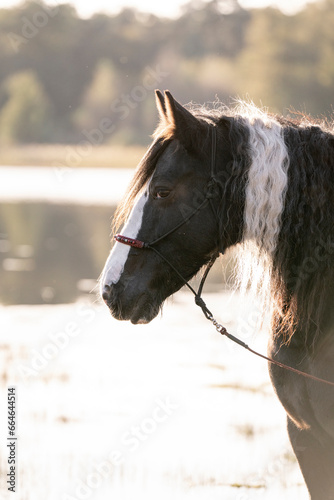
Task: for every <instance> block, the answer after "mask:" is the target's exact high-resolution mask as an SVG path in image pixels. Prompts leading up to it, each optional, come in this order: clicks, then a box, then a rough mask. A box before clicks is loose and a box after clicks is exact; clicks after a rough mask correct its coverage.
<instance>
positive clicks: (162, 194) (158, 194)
mask: <svg viewBox="0 0 334 500" xmlns="http://www.w3.org/2000/svg"><path fill="white" fill-rule="evenodd" d="M169 195H170V191H169V190H168V189H157V190H156V191H155V193H154V198H155V199H156V200H160V199H163V198H167V197H168V196H169Z"/></svg>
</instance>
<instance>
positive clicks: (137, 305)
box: [101, 284, 160, 325]
mask: <svg viewBox="0 0 334 500" xmlns="http://www.w3.org/2000/svg"><path fill="white" fill-rule="evenodd" d="M129 288H130V287H124V286H121V285H118V284H116V285H115V284H111V285H107V284H104V285H103V287H102V289H101V296H102V299H103V300H104V302H105V303H106V305H107V306H108V308H109V310H110V313H111V315H112V316H113V317H114V318H115V319H117V320H119V321H131V323H133V324H134V325H139V324H147V323H149V322H150V321H152V319H154V318H155V317H156V316H157V315H158V313H159V310H160V304H157V303H156V299H155V298H154V297H153V296H152V295H151V294H150V293H149V292H148V291H146V290H145V291H144V292H142V293H138V290H136V293H132V292H131V290H129Z"/></svg>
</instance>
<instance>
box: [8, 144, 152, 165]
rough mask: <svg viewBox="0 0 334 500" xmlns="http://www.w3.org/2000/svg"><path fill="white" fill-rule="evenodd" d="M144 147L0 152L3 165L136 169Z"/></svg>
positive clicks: (41, 147)
mask: <svg viewBox="0 0 334 500" xmlns="http://www.w3.org/2000/svg"><path fill="white" fill-rule="evenodd" d="M145 150H146V148H145V147H143V146H127V147H125V146H118V145H115V146H113V145H109V146H94V147H93V146H89V147H88V148H85V149H84V148H81V147H80V145H76V144H72V145H68V144H30V145H17V146H6V147H2V148H1V149H0V165H6V166H10V165H13V166H54V165H57V166H64V167H71V168H73V167H106V168H133V167H135V166H136V165H137V164H138V162H139V161H140V159H141V158H142V156H143V155H144V153H145Z"/></svg>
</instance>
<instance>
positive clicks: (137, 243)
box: [114, 126, 224, 318]
mask: <svg viewBox="0 0 334 500" xmlns="http://www.w3.org/2000/svg"><path fill="white" fill-rule="evenodd" d="M216 151H217V129H216V127H215V126H212V127H211V173H210V179H209V182H208V184H207V191H206V196H205V198H204V200H203V201H202V202H201V203H200V204H199V205H198V206H197V207H196V208H195V209H194V210H193V211H192V212H191V213H190V214H189V215H188V216H187V217H185V218H184V219H183V220H182V221H181V222H180V223H179V224H177V225H176V226H174V227H173V228H172V229H170V230H169V231H167V232H166V233H164V234H163V235H162V236H159V237H158V238H156V239H155V240H154V241H151V242H149V243H147V242H144V241H141V240H137V239H134V238H129V237H128V236H123V235H121V234H116V236H114V239H115V240H116V241H118V242H119V243H123V244H124V245H129V246H131V247H134V248H146V249H150V250H153V252H155V253H156V254H157V255H158V256H159V257H160V258H161V259H162V260H164V261H165V262H166V263H167V264H168V265H169V267H170V268H171V269H172V270H173V271H174V272H175V274H176V275H177V276H178V277H179V278H180V279H181V281H182V282H183V284H184V285H185V286H187V287H188V288H189V290H190V291H191V292H192V293H193V294H194V296H195V302H196V304H197V305H199V306H200V307H201V308H202V311H203V313H204V315H205V316H206V317H207V318H208V317H209V316H212V315H211V313H210V311H209V310H208V309H207V307H206V305H205V303H204V301H203V299H202V298H201V293H202V290H203V286H204V283H205V280H206V278H207V276H208V274H209V271H210V269H211V268H212V266H213V264H214V263H215V261H216V259H217V257H218V256H219V253H224V251H223V244H222V240H221V231H220V228H219V230H218V248H219V250H218V251H217V252H216V253H215V254H214V255H213V257H212V258H211V259H210V261H209V262H208V264H207V266H206V269H205V271H204V274H203V277H202V280H201V283H200V285H199V288H198V291H197V292H196V291H195V290H194V288H193V287H192V286H191V285H190V284H189V282H188V280H187V279H186V278H184V276H182V274H181V273H180V272H179V271H178V270H177V269H176V267H175V266H174V265H173V264H172V263H171V262H170V261H169V259H167V258H166V257H165V256H164V255H163V254H162V253H160V252H159V251H158V250H157V249H156V248H155V245H156V244H157V243H159V242H160V241H161V240H163V239H165V238H167V236H169V235H170V234H172V233H174V232H175V231H177V230H178V229H179V228H180V227H181V226H183V225H184V224H186V223H187V222H188V221H189V220H190V219H192V217H194V215H196V214H197V213H198V212H199V211H200V210H201V209H202V208H203V207H204V206H206V205H207V204H208V203H209V204H210V206H211V208H212V211H213V213H214V215H215V217H216V219H217V221H218V223H219V220H220V219H219V215H218V213H217V212H216V210H215V207H214V204H213V201H212V200H213V198H215V197H216V196H217V194H218V193H219V189H217V187H218V188H219V186H221V185H220V183H219V181H218V180H217V178H216V177H215V167H216Z"/></svg>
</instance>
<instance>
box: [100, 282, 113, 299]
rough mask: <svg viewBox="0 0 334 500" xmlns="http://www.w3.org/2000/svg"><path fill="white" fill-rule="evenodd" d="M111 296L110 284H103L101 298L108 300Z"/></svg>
mask: <svg viewBox="0 0 334 500" xmlns="http://www.w3.org/2000/svg"><path fill="white" fill-rule="evenodd" d="M110 296H111V286H110V285H104V289H103V293H102V299H103V300H104V302H108V301H109V300H110Z"/></svg>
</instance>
